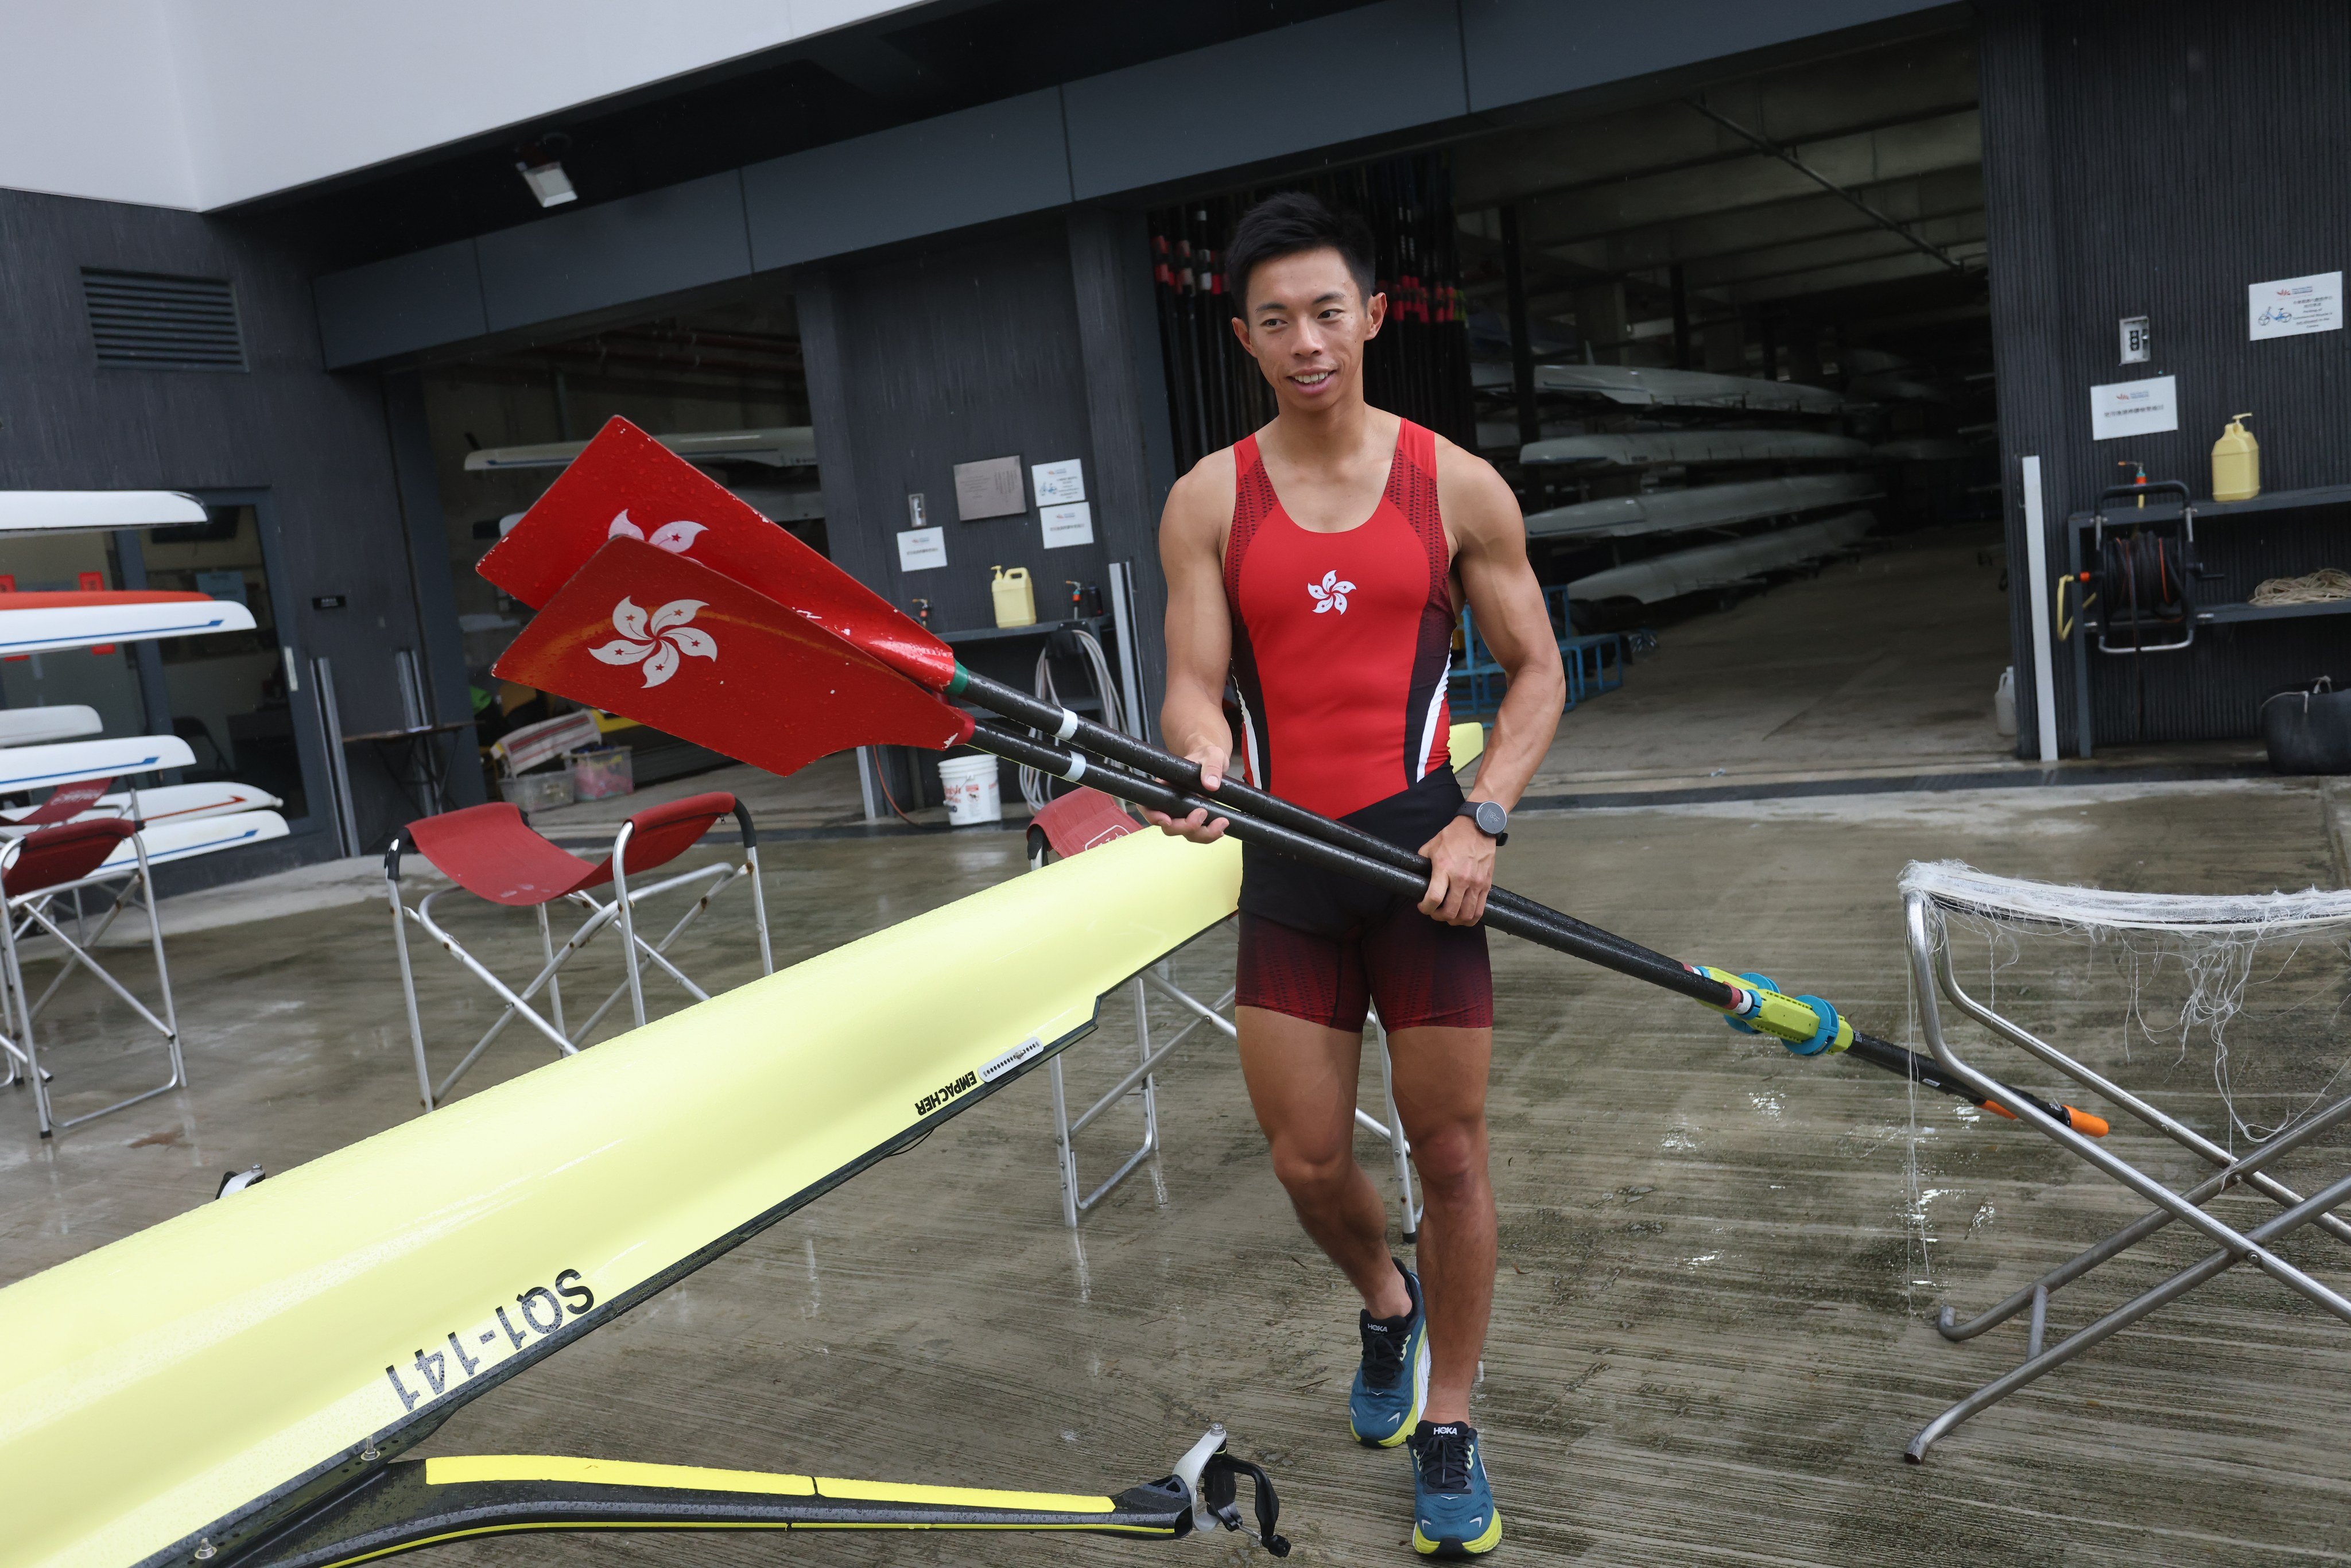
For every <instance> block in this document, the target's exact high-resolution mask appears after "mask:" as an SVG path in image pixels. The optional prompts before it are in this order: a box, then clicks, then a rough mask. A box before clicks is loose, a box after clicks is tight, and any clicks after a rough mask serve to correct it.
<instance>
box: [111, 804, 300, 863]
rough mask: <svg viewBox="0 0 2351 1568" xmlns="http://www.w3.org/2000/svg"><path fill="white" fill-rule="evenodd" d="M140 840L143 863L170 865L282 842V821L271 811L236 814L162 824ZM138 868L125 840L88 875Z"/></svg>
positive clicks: (147, 832)
mask: <svg viewBox="0 0 2351 1568" xmlns="http://www.w3.org/2000/svg"><path fill="white" fill-rule="evenodd" d="M140 836H141V838H143V839H145V840H146V841H147V863H148V864H149V865H169V864H171V863H172V862H174V861H188V860H194V859H195V858H196V857H197V856H199V855H214V854H218V853H220V852H221V851H223V850H238V849H243V848H244V847H245V846H246V845H247V844H259V843H266V842H267V841H270V840H271V839H282V838H284V837H285V836H286V819H285V818H283V817H281V816H279V815H278V814H277V812H275V811H239V812H237V813H236V814H235V815H234V816H228V817H206V818H204V819H203V820H202V821H193V822H165V823H163V824H162V826H160V827H153V828H149V829H147V830H146V831H143V832H142V833H141V835H140ZM138 864H139V854H138V852H137V851H136V850H134V849H132V848H131V841H130V840H129V839H125V840H123V841H122V842H121V843H120V845H118V846H117V847H116V849H115V851H114V852H113V853H112V854H110V855H109V856H107V857H106V859H104V860H103V861H101V862H99V867H98V870H97V871H96V872H95V873H92V874H94V875H98V876H111V875H114V874H115V873H120V872H128V871H131V870H132V869H134V868H135V867H137V865H138Z"/></svg>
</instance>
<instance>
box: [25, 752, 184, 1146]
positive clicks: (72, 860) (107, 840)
mask: <svg viewBox="0 0 2351 1568" xmlns="http://www.w3.org/2000/svg"><path fill="white" fill-rule="evenodd" d="M102 782H103V781H101V785H102ZM67 793H68V792H67V791H65V790H62V789H61V790H59V791H58V792H57V796H56V797H52V798H51V800H50V801H49V802H47V803H46V804H44V806H43V807H42V809H41V811H38V812H36V813H34V815H36V816H39V815H42V814H44V813H46V812H47V810H48V809H49V806H51V805H57V806H58V807H59V810H61V811H62V812H63V814H66V815H68V816H69V815H71V814H72V813H73V812H74V811H78V810H82V809H83V808H84V807H85V806H86V805H87V802H86V801H81V800H78V797H77V798H75V799H72V800H65V801H63V802H62V803H61V801H60V799H59V798H60V797H65V796H67ZM125 839H128V840H130V841H131V853H132V855H133V856H134V857H135V862H134V866H133V869H131V871H130V872H129V873H128V874H127V875H126V874H125V873H124V872H123V871H122V870H121V869H120V868H118V869H116V870H113V871H109V872H105V873H102V874H101V873H99V866H100V865H102V864H103V863H104V862H105V861H106V859H107V857H108V856H109V855H110V854H112V853H114V852H116V850H118V849H119V848H120V846H121V843H122V841H124V840H125ZM118 881H119V882H120V886H119V887H117V888H115V890H114V903H113V905H112V907H110V908H109V909H108V910H107V912H106V917H105V918H104V919H103V920H101V921H99V924H98V929H97V930H96V931H94V932H91V933H90V934H89V936H86V937H83V938H82V939H80V940H76V939H75V938H74V937H73V936H68V935H67V934H66V931H65V929H64V927H62V926H61V925H58V924H57V921H56V920H55V919H54V918H52V917H51V914H50V905H51V904H52V903H53V902H54V901H55V900H57V898H58V897H60V896H62V895H65V894H78V893H79V892H80V891H81V890H82V889H83V888H86V887H97V886H101V885H104V884H107V883H115V882H118ZM134 895H136V897H137V900H138V906H139V907H140V908H141V910H142V911H143V912H144V913H145V914H146V916H147V932H148V942H149V946H151V947H152V949H153V951H154V955H155V978H156V982H157V984H158V985H159V986H160V987H161V988H162V993H163V1016H162V1018H157V1017H156V1016H155V1014H154V1013H153V1012H152V1010H151V1009H149V1008H148V1006H147V1004H145V1003H144V1002H142V1001H141V1000H140V999H139V998H137V997H134V996H132V995H131V992H130V991H129V989H128V988H125V987H124V986H123V984H122V982H121V981H120V980H118V979H116V978H115V977H113V976H112V975H110V974H109V973H108V972H107V971H106V968H105V967H104V966H103V965H101V964H99V961H98V959H97V958H96V957H95V956H92V949H94V948H96V947H97V946H98V944H99V941H100V940H101V939H102V938H104V936H106V933H107V931H108V930H109V929H110V927H112V925H114V922H115V921H116V919H117V918H119V917H120V915H121V914H122V912H123V911H124V910H125V909H127V908H130V907H131V901H132V898H133V896H134ZM0 900H5V904H6V917H5V919H0V990H5V1007H0V1017H5V1019H6V1021H7V1028H8V1029H10V1030H14V1031H16V1039H15V1040H10V1039H8V1038H7V1036H6V1035H5V1034H0V1061H5V1064H6V1068H7V1074H8V1075H7V1077H6V1078H5V1079H0V1083H14V1082H16V1080H17V1077H18V1075H19V1072H20V1071H21V1072H22V1075H23V1076H25V1077H26V1078H29V1079H30V1080H31V1081H32V1084H33V1104H34V1108H35V1111H36V1113H37V1116H38V1118H39V1121H40V1126H41V1136H43V1137H45V1138H46V1137H48V1136H50V1135H51V1134H53V1133H57V1132H63V1131H65V1130H66V1129H68V1128H71V1127H77V1126H79V1125H80V1124H82V1123H84V1122H89V1121H93V1120H95V1119H97V1118H98V1117H99V1116H103V1115H107V1114H109V1113H111V1112H115V1111H120V1110H122V1109H124V1108H125V1107H126V1106H131V1105H136V1104H138V1103H140V1102H141V1101H144V1100H152V1099H153V1098H154V1097H155V1096H157V1095H158V1094H168V1093H170V1092H172V1090H174V1089H178V1088H180V1087H182V1086H183V1085H184V1084H185V1083H186V1082H188V1068H187V1062H186V1061H185V1060H184V1059H183V1057H182V1055H181V1053H180V1023H179V1014H178V1012H177V1010H176V1009H174V1007H173V1005H172V973H171V970H170V969H169V968H167V967H165V965H164V962H163V928H162V923H161V922H160V921H158V920H157V918H156V915H155V883H154V877H153V873H152V872H151V870H150V869H149V867H148V864H147V845H146V841H145V839H144V838H143V837H142V836H141V833H140V831H139V824H138V823H137V822H135V821H126V820H124V819H122V818H120V817H107V818H99V819H96V820H93V821H81V822H63V823H58V824H55V825H52V826H47V827H38V828H36V829H35V830H34V831H31V832H29V833H26V834H25V835H24V836H22V837H21V838H16V839H12V840H9V841H7V842H6V844H5V846H0ZM36 929H37V930H39V931H42V932H46V933H47V934H48V936H51V937H52V938H54V939H55V940H56V941H57V943H58V945H59V946H62V947H63V948H64V949H65V951H64V954H63V960H64V962H63V966H62V967H61V969H60V970H59V972H58V975H57V978H56V979H54V980H52V981H50V982H49V987H48V989H47V990H45V991H43V992H42V993H41V994H40V996H39V997H37V998H36V997H34V996H33V995H32V988H31V986H30V985H29V983H28V982H27V981H26V978H25V970H24V962H23V953H22V950H21V948H20V947H19V946H18V944H19V941H20V939H21V938H23V937H26V936H31V935H33V934H34V932H35V931H36ZM77 965H78V966H79V967H83V968H86V969H88V970H89V972H90V973H91V974H92V975H94V976H96V977H97V978H98V980H99V984H101V985H103V986H104V987H106V988H107V989H108V990H110V991H112V992H113V993H114V994H115V995H116V996H117V997H119V998H121V999H122V1000H123V1001H124V1002H125V1003H127V1004H128V1005H129V1006H130V1008H131V1010H132V1011H133V1012H135V1013H137V1014H138V1015H139V1016H140V1018H141V1019H143V1020H145V1022H146V1023H147V1025H148V1027H150V1028H151V1029H152V1030H155V1032H156V1033H158V1034H160V1035H162V1037H163V1049H164V1054H165V1056H166V1058H167V1059H168V1060H169V1061H170V1063H171V1069H172V1071H171V1076H170V1077H168V1078H166V1079H165V1080H164V1081H163V1082H162V1083H160V1084H158V1085H157V1086H156V1087H154V1088H152V1089H148V1090H144V1091H141V1092H139V1093H137V1094H133V1095H131V1097H130V1098H128V1099H125V1100H118V1101H116V1102H115V1103H113V1104H111V1105H104V1106H100V1107H99V1109H97V1110H95V1111H89V1112H85V1113H83V1114H81V1115H78V1116H71V1117H68V1118H66V1119H65V1120H63V1121H59V1120H57V1117H56V1115H55V1113H54V1112H53V1110H52V1108H51V1106H50V1103H49V1075H48V1074H47V1072H46V1071H43V1070H42V1067H41V1061H40V1050H39V1048H38V1046H37V1044H36V1043H35V1040H34V1032H33V1025H34V1020H35V1019H38V1018H39V1017H40V1015H41V1011H42V1009H45V1008H47V1006H48V1004H49V1000H50V998H53V997H55V996H56V995H57V990H58V988H60V987H62V986H63V985H64V984H65V983H66V980H67V979H68V977H70V976H71V975H72V974H73V972H74V968H75V967H76V966H77Z"/></svg>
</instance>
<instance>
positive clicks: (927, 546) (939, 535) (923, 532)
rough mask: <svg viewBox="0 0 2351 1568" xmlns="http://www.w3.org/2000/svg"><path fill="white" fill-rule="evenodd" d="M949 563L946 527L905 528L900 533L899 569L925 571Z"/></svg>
mask: <svg viewBox="0 0 2351 1568" xmlns="http://www.w3.org/2000/svg"><path fill="white" fill-rule="evenodd" d="M946 563H947V531H946V529H945V528H904V529H901V530H900V531H899V534H898V570H900V571H925V570H929V569H930V568H932V567H935V566H945V565H946Z"/></svg>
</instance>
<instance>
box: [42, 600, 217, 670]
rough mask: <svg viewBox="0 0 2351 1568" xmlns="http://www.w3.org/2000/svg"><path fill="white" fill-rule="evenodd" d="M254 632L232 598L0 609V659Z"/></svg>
mask: <svg viewBox="0 0 2351 1568" xmlns="http://www.w3.org/2000/svg"><path fill="white" fill-rule="evenodd" d="M16 597H24V596H22V595H18V596H16ZM45 597H53V598H66V597H68V595H63V594H57V595H47V596H45ZM252 630H253V612H251V611H250V610H247V609H246V607H245V606H244V605H242V604H239V603H237V602H236V601H235V600H231V599H204V600H189V599H185V598H181V599H174V600H167V601H163V602H162V603H127V604H124V603H116V604H105V603H99V604H60V605H50V606H45V607H44V608H41V609H38V610H9V609H0V657H9V658H13V657H15V656H16V655H17V654H19V653H51V652H54V651H55V650H57V649H59V648H89V647H95V646H97V645H98V644H99V643H145V642H152V640H154V639H155V638H158V637H203V636H208V635H210V634H211V633H213V632H250V631H252Z"/></svg>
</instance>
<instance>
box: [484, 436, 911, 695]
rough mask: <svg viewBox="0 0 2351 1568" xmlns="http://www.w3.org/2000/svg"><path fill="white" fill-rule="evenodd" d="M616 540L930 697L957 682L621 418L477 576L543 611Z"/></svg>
mask: <svg viewBox="0 0 2351 1568" xmlns="http://www.w3.org/2000/svg"><path fill="white" fill-rule="evenodd" d="M619 540H627V541H636V542H643V543H644V544H647V545H649V546H652V547H654V548H656V549H660V550H662V551H664V552H665V553H668V554H670V555H674V556H676V557H679V558H681V559H688V560H691V561H693V562H695V564H696V565H699V566H703V567H705V568H708V569H709V570H713V571H716V572H718V573H721V574H722V575H724V576H726V577H730V578H733V579H734V580H736V581H737V582H740V583H743V584H744V585H746V586H747V587H748V588H751V589H752V590H754V591H757V592H759V593H761V594H764V595H766V596H767V597H768V599H770V600H772V601H775V602H777V603H778V604H781V605H783V606H785V607H787V608H788V609H789V610H791V611H793V612H796V613H798V614H799V615H801V616H804V617H806V618H807V619H809V620H810V621H813V622H816V623H817V624H818V625H820V626H821V627H823V628H824V629H825V630H827V631H829V632H832V633H833V634H834V635H835V636H837V637H840V638H841V639H843V640H844V641H846V642H849V643H854V644H856V645H857V646H858V647H860V648H862V649H863V650H864V651H865V652H866V653H870V654H872V656H873V657H874V658H876V659H879V660H880V661H881V662H882V663H883V664H887V665H889V666H890V667H891V668H893V669H894V670H897V671H898V672H899V673H901V674H904V675H906V676H908V677H909V678H911V679H914V680H916V681H920V682H921V683H922V684H923V685H926V686H928V687H930V688H931V689H932V690H934V691H936V690H940V689H942V688H944V687H945V686H946V684H947V683H948V682H949V681H950V680H952V679H953V678H954V676H955V669H956V663H955V654H954V653H953V651H951V650H950V649H949V648H948V647H947V645H946V643H942V642H940V641H939V640H938V639H937V638H936V637H935V636H933V635H931V633H930V632H926V631H925V630H924V629H923V628H922V627H921V626H920V625H918V624H916V623H915V622H914V620H913V619H912V618H910V617H908V616H907V615H905V614H904V613H903V612H900V611H899V610H898V609H897V608H896V607H895V606H893V604H891V603H890V601H888V600H885V599H883V597H882V596H881V595H879V594H877V593H875V592H874V591H872V589H870V588H868V587H866V586H865V585H864V584H863V583H862V582H860V581H858V580H856V579H855V578H853V577H852V576H850V575H849V574H848V573H847V572H845V571H843V570H841V569H840V568H839V567H837V566H835V565H833V564H832V562H831V561H829V560H827V559H824V557H822V556H820V555H819V554H817V552H816V551H814V550H812V549H810V548H809V547H808V546H806V545H804V544H802V543H801V542H800V541H799V540H798V539H796V538H793V537H792V536H791V535H790V534H789V533H788V532H786V531H785V530H784V529H782V528H778V527H777V526H776V525H775V524H774V523H771V522H769V521H768V519H767V518H765V517H761V516H760V515H759V514H758V512H757V511H755V510H753V509H752V508H751V507H749V506H748V505H747V504H746V503H745V502H744V501H743V500H742V499H741V498H740V497H737V496H736V495H734V494H732V493H731V492H729V491H728V490H726V488H725V487H724V486H721V485H720V484H719V483H718V482H717V481H716V480H715V479H713V478H711V477H710V476H708V475H707V474H705V473H703V472H702V470H700V469H699V468H696V467H695V465H693V464H691V463H688V462H687V461H686V460H685V459H684V458H683V457H680V456H679V455H677V454H676V453H674V452H672V451H671V450H670V449H669V448H667V447H666V446H664V445H663V444H661V443H660V442H658V441H655V440H654V439H653V437H652V436H650V435H647V434H645V433H644V432H643V431H642V430H640V429H638V428H637V427H636V426H635V425H633V424H631V423H629V422H628V421H627V420H625V419H613V420H611V421H609V422H607V423H606V424H605V426H604V428H603V429H602V430H601V431H600V432H599V433H598V434H597V435H596V438H595V439H594V440H593V441H590V443H589V444H588V445H587V448H586V449H585V450H584V451H582V452H581V453H580V456H579V458H578V459H577V460H576V461H574V462H573V463H572V465H570V466H569V468H566V469H565V470H564V471H563V476H562V477H561V478H559V479H558V480H556V482H555V483H554V484H553V485H551V486H549V487H548V491H547V494H546V495H544V496H541V497H539V498H538V502H537V503H536V504H535V505H534V506H532V507H531V508H530V510H528V511H527V512H525V513H524V514H523V515H522V520H521V521H520V522H518V523H517V524H516V525H515V526H514V528H513V529H512V530H511V531H509V532H508V533H507V537H506V538H503V539H500V540H499V541H498V543H497V545H496V548H495V549H492V550H491V551H490V553H489V554H488V555H486V556H484V557H483V558H482V564H481V567H480V569H479V570H480V571H481V574H482V575H483V576H484V577H485V578H486V579H488V580H490V581H491V582H493V583H496V585H497V586H498V587H499V588H501V589H503V590H505V591H507V593H509V594H511V595H513V596H514V597H515V598H517V599H519V600H521V601H523V602H524V603H525V604H531V605H539V606H544V605H546V604H547V603H548V602H549V601H551V600H552V599H553V598H554V597H555V595H556V593H557V592H558V591H559V590H560V589H561V588H562V587H563V585H564V584H565V583H566V582H568V581H569V580H570V579H571V577H572V574H574V573H575V572H577V571H579V570H581V568H583V567H585V566H586V565H587V564H588V560H589V559H590V557H591V556H593V555H594V554H595V553H596V552H597V551H598V550H600V549H602V548H603V547H604V546H605V545H606V544H607V543H610V542H613V541H619ZM638 601H639V602H640V603H643V602H645V600H644V597H643V595H642V594H641V595H639V596H638ZM679 653H680V654H681V656H684V655H685V654H686V650H684V648H683V647H681V648H680V649H679ZM656 656H658V655H656V654H655V653H653V651H652V650H648V651H647V653H646V654H645V657H647V658H648V659H650V658H653V657H656ZM667 666H668V662H667V661H666V660H664V667H667Z"/></svg>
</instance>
